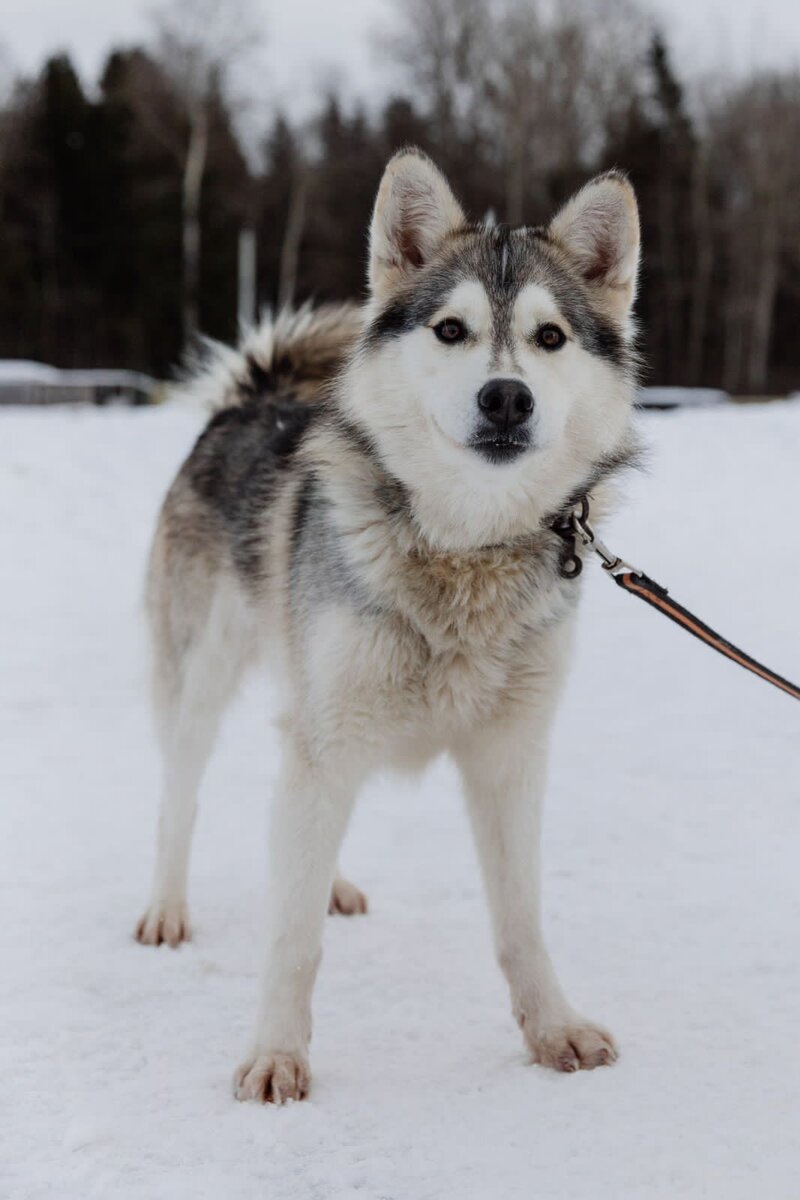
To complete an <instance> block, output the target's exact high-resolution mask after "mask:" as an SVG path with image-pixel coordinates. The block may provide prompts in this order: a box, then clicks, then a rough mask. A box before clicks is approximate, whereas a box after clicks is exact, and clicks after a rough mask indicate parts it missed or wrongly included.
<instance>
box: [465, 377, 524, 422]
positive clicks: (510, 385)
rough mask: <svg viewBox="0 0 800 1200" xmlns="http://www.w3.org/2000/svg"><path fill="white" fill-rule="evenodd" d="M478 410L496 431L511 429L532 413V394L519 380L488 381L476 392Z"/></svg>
mask: <svg viewBox="0 0 800 1200" xmlns="http://www.w3.org/2000/svg"><path fill="white" fill-rule="evenodd" d="M478 408H479V409H480V410H481V412H482V413H483V415H484V416H485V417H486V419H487V421H491V423H492V425H496V426H497V428H498V429H513V428H514V426H515V425H522V424H523V422H525V421H527V420H528V417H529V416H530V415H531V413H532V412H533V393H532V392H531V389H530V388H529V387H526V386H525V384H524V383H521V382H520V380H519V379H490V380H489V382H488V383H485V384H484V385H483V387H482V388H481V390H480V391H479V392H478Z"/></svg>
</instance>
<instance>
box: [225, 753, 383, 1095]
mask: <svg viewBox="0 0 800 1200" xmlns="http://www.w3.org/2000/svg"><path fill="white" fill-rule="evenodd" d="M353 758H354V756H353V755H350V756H348V758H347V760H344V757H342V758H340V757H339V756H337V757H336V761H325V762H324V763H321V762H320V761H318V760H317V759H316V758H315V757H313V756H312V755H311V754H310V753H309V752H308V749H307V747H306V746H305V745H304V744H303V743H302V742H301V741H300V740H299V739H296V738H294V737H290V739H289V744H288V746H287V749H286V756H285V762H284V767H283V770H282V774H281V780H280V784H279V789H278V795H277V796H276V799H275V805H274V809H273V815H272V823H271V832H270V852H269V862H270V871H269V883H268V889H267V904H268V910H267V920H266V925H267V947H266V949H267V955H266V963H265V967H264V972H263V977H262V982H261V999H260V1007H259V1014H258V1020H257V1025H256V1035H255V1039H254V1043H253V1047H252V1050H251V1052H250V1055H249V1056H248V1058H247V1060H246V1061H245V1062H244V1063H243V1064H242V1065H241V1066H240V1067H239V1069H238V1070H237V1072H236V1075H235V1079H234V1084H235V1091H236V1095H237V1097H238V1098H239V1099H240V1100H259V1101H262V1102H263V1101H266V1102H269V1101H274V1102H276V1103H282V1102H283V1101H286V1100H302V1099H303V1098H304V1096H306V1095H307V1093H308V1089H309V1085H310V1081H311V1076H310V1072H309V1066H308V1043H309V1040H310V1038H311V994H312V991H313V987H314V980H315V978H316V974H317V968H318V967H319V963H320V959H321V957H322V951H321V944H322V929H323V924H324V921H325V915H326V913H327V911H328V901H329V898H330V894H331V883H332V881H333V878H334V874H335V870H336V859H337V855H338V852H339V846H340V844H341V841H342V838H343V836H344V832H345V828H346V825H347V820H348V818H349V816H350V812H351V810H352V807H353V800H354V797H355V793H356V789H357V786H358V783H359V782H360V778H359V777H357V775H356V771H355V770H354V767H353Z"/></svg>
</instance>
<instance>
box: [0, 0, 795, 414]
mask: <svg viewBox="0 0 800 1200" xmlns="http://www.w3.org/2000/svg"><path fill="white" fill-rule="evenodd" d="M238 2H240V3H242V4H244V3H245V2H246V0H238ZM221 3H222V0H192V3H191V5H190V6H189V7H187V5H189V0H165V4H164V7H163V9H162V18H163V19H162V20H161V23H160V25H159V27H158V29H157V31H156V32H155V33H154V37H153V39H152V42H151V43H149V44H148V45H144V46H140V47H135V48H125V49H118V50H114V51H113V52H112V53H111V54H110V55H109V57H108V59H107V61H106V63H105V66H104V68H103V70H102V73H101V76H100V79H99V80H98V81H97V84H96V86H94V87H92V88H91V89H90V90H87V88H86V87H85V86H84V85H83V83H82V81H81V79H80V78H79V76H78V74H77V72H76V70H75V68H74V66H73V64H72V63H71V62H70V60H69V58H68V57H66V56H64V55H60V56H57V57H54V58H51V59H50V60H49V61H48V62H46V63H45V64H44V66H43V68H42V70H41V72H40V73H39V75H38V76H37V77H36V78H30V79H22V80H18V81H17V82H16V84H15V86H14V87H13V88H12V89H10V90H9V91H8V94H7V97H6V99H5V101H4V102H3V105H2V111H0V357H11V358H34V359H40V360H43V361H46V362H51V363H54V364H56V365H63V366H88V365H105V366H127V367H134V368H137V369H143V370H147V371H150V372H153V373H155V374H157V375H161V376H165V375H168V374H169V373H170V372H171V370H172V369H173V367H174V365H175V364H176V362H177V361H178V360H179V359H180V356H181V353H182V350H183V347H184V346H185V343H186V339H187V338H188V337H190V336H191V335H192V334H193V333H194V332H195V331H196V330H200V331H201V332H203V333H205V334H208V335H210V336H212V337H215V338H220V339H222V340H227V341H230V340H233V339H234V338H235V336H236V322H237V287H238V276H239V245H240V234H241V232H242V230H252V231H253V232H254V240H255V246H256V254H257V257H256V294H257V299H258V304H259V306H260V307H265V306H276V305H278V304H281V303H292V302H295V303H296V302H299V301H301V300H303V299H305V298H307V297H313V298H315V299H317V300H336V299H342V298H348V297H357V296H361V295H363V288H364V274H365V256H366V227H367V222H368V220H369V214H370V209H371V205H372V202H373V198H374V194H375V189H376V186H377V182H378V180H379V177H380V173H381V170H382V168H383V165H384V163H385V161H386V159H387V157H388V156H389V155H390V154H391V153H392V152H393V151H394V150H395V149H397V148H398V147H400V146H403V145H406V144H410V143H413V144H416V145H419V146H421V147H422V148H423V149H424V150H426V151H428V152H429V153H430V154H431V155H432V156H433V157H434V158H435V159H436V161H437V162H438V163H439V164H440V165H441V166H442V168H443V169H444V170H445V172H446V173H447V174H448V177H449V178H450V180H451V182H452V184H453V187H454V189H455V190H456V192H457V193H458V194H459V196H460V197H462V198H463V200H464V201H465V203H466V206H467V208H468V210H469V211H470V213H471V215H472V216H473V217H476V218H477V217H481V216H483V215H484V214H486V213H489V212H492V213H493V214H494V215H495V217H496V219H497V220H501V221H508V222H510V223H512V224H517V223H521V222H525V223H529V224H537V223H540V222H542V221H545V220H546V219H547V218H548V216H549V215H550V214H551V213H552V211H553V209H554V208H555V207H556V206H557V205H558V204H559V203H561V202H562V201H563V200H564V199H565V198H566V196H567V195H568V194H569V193H570V192H571V191H572V190H574V189H575V188H576V187H578V186H579V185H580V184H581V183H582V182H583V181H584V180H585V179H586V178H587V177H588V176H589V175H590V174H592V173H593V172H595V171H598V170H603V169H604V168H606V167H609V166H619V167H622V168H624V169H625V170H626V171H627V172H628V173H629V175H630V177H631V180H632V182H633V184H634V186H635V187H636V190H637V192H638V195H639V199H640V205H641V212H642V224H643V243H644V259H643V269H642V280H641V288H640V299H639V304H638V312H639V316H640V322H641V331H642V332H641V337H642V348H643V352H644V355H645V359H646V362H647V364H648V369H649V378H650V380H651V381H653V382H658V383H663V384H687V385H700V384H707V385H714V386H720V385H721V386H724V387H726V388H728V389H729V390H730V391H733V392H737V393H763V392H768V391H776V392H777V391H784V390H787V389H790V388H794V387H797V386H798V380H800V339H798V338H797V336H796V332H795V331H796V328H797V327H798V325H800V204H798V198H799V197H800V158H798V156H797V154H796V153H795V147H796V146H797V145H798V144H800V137H799V135H800V76H798V74H797V73H795V72H788V71H787V72H771V73H767V72H763V73H759V74H753V75H751V76H750V77H748V78H746V79H737V80H724V81H716V82H715V84H714V86H713V87H711V86H709V87H707V88H706V89H705V91H702V90H701V89H699V88H697V87H693V88H691V89H689V90H688V91H687V89H686V88H685V86H684V84H683V83H682V81H681V79H680V76H679V74H678V72H677V71H676V68H675V65H674V64H673V62H672V59H671V56H670V53H669V48H668V45H667V43H666V41H665V40H664V38H663V36H662V35H661V33H660V32H658V30H655V29H654V28H653V27H652V24H651V21H650V20H649V18H647V17H646V15H645V14H644V12H643V11H641V10H640V9H638V8H637V7H636V5H635V3H634V2H633V0H596V2H594V3H592V4H588V3H582V2H581V0H563V3H561V4H559V5H558V6H553V5H550V4H547V3H545V0H404V2H403V3H402V4H400V3H398V4H397V6H396V8H395V9H394V10H393V15H392V19H391V21H390V22H389V24H388V25H387V27H385V28H384V29H383V30H382V32H381V33H380V35H379V39H380V46H379V47H378V48H377V50H376V52H380V53H382V54H383V55H385V57H386V61H387V63H391V65H392V68H393V70H394V71H395V74H396V78H397V84H396V89H395V91H394V94H392V95H391V96H390V97H389V98H388V99H386V100H384V101H383V102H382V103H381V104H380V105H376V104H375V103H368V102H367V100H365V101H364V102H363V103H354V102H348V103H346V102H344V101H343V100H342V99H341V98H340V97H339V96H337V95H336V94H335V92H330V93H329V94H327V95H324V96H323V97H322V98H321V99H320V102H319V105H318V110H317V112H316V113H315V114H313V116H312V117H311V118H308V117H304V118H303V119H302V120H297V119H295V118H294V117H293V114H292V112H291V111H290V110H289V109H288V108H287V109H286V110H284V111H278V112H277V113H275V112H273V113H272V115H271V116H270V118H269V120H268V121H267V122H265V125H266V128H265V133H264V136H263V138H262V139H261V144H260V145H258V146H257V147H255V148H254V147H252V146H247V147H245V146H244V145H243V139H242V135H241V133H240V130H239V126H240V124H241V122H240V121H239V120H238V119H237V117H238V113H237V101H236V97H235V96H234V94H233V91H232V88H231V85H230V72H229V67H230V65H231V63H232V62H233V60H234V59H235V58H236V56H237V55H238V54H239V53H240V52H241V50H242V47H243V45H244V43H245V42H246V40H247V39H246V35H245V27H246V23H244V22H243V21H239V22H234V23H233V27H234V28H235V29H236V30H237V31H238V32H237V37H238V40H237V41H232V40H231V39H230V37H229V38H228V40H227V41H225V39H224V38H223V37H222V36H221V35H220V32H219V27H215V26H214V24H213V22H212V21H210V20H209V13H211V12H212V10H213V11H217V12H219V11H220V8H219V6H220V4H221ZM230 3H231V0H225V7H224V9H223V10H222V11H224V12H228V11H229V5H230ZM204 6H205V9H206V10H208V11H205V10H204ZM209 6H211V8H209ZM190 12H191V13H192V14H193V15H194V16H195V17H196V16H197V14H198V13H200V14H201V16H202V19H201V20H199V21H196V22H195V24H194V25H193V26H192V24H191V21H190V20H189V18H188V14H189V13H190ZM230 25H231V23H230V22H229V21H228V22H226V24H225V28H226V29H228V28H230Z"/></svg>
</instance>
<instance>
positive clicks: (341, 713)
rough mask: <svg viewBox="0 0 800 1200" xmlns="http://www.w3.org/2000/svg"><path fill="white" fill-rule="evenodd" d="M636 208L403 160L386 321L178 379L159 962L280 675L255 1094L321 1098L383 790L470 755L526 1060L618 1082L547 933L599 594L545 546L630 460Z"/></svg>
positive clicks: (471, 784)
mask: <svg viewBox="0 0 800 1200" xmlns="http://www.w3.org/2000/svg"><path fill="white" fill-rule="evenodd" d="M638 251H639V238H638V221H637V214H636V205H635V200H634V198H633V193H632V191H631V188H630V187H629V185H628V184H627V182H626V181H625V179H624V178H623V177H622V176H620V175H618V174H610V175H606V176H601V177H599V178H598V179H597V180H594V181H592V182H591V183H590V184H588V185H587V187H586V188H584V189H583V191H582V192H580V193H578V195H577V196H576V197H575V198H573V200H571V201H570V202H569V204H568V205H567V206H566V207H565V209H563V210H562V212H561V213H560V214H559V215H558V216H557V217H556V218H555V220H554V221H553V222H552V223H551V225H550V226H549V227H547V228H540V229H529V228H523V229H515V230H509V229H506V228H504V227H500V228H487V227H484V226H480V225H478V226H475V225H470V224H468V223H467V221H466V219H465V217H464V215H463V212H462V211H461V208H460V206H459V205H458V203H457V201H456V200H455V198H454V197H453V195H452V193H451V192H450V189H449V187H448V185H447V183H446V182H445V180H444V179H443V178H442V176H441V175H440V174H439V172H438V171H437V169H436V168H435V167H434V166H433V164H432V163H430V161H429V160H428V159H426V158H425V157H424V156H423V155H421V154H419V153H417V152H414V151H408V152H404V153H403V154H401V155H398V156H396V157H395V158H394V159H393V160H392V161H391V162H390V164H389V166H388V167H387V170H386V173H385V175H384V178H383V181H382V183H381V187H380V190H379V193H378V198H377V201H376V206H375V212H374V215H373V221H372V227H371V257H370V300H369V302H368V304H367V305H366V306H365V307H364V308H363V309H359V308H355V307H353V306H342V307H338V308H329V309H321V310H317V311H316V312H315V311H313V310H303V311H301V312H300V313H299V314H295V315H288V314H285V315H283V316H281V317H279V318H278V320H277V321H276V322H275V323H271V322H267V323H265V324H264V325H262V326H261V327H260V328H259V329H257V330H255V331H254V332H253V333H252V334H250V335H249V336H248V337H247V338H246V339H245V341H244V343H243V345H242V347H241V348H240V349H239V350H238V351H231V350H221V349H218V350H216V351H214V352H212V355H211V361H210V362H209V363H207V364H206V365H205V366H204V367H202V368H201V369H200V371H199V373H198V374H197V375H196V376H195V377H193V378H192V379H190V380H189V381H188V383H187V384H186V387H187V388H188V390H189V392H190V393H191V394H192V395H194V396H196V397H198V398H199V399H200V400H203V401H205V402H206V403H208V404H210V405H211V407H212V408H214V409H216V410H217V411H216V413H215V415H214V416H213V417H212V419H211V420H210V422H209V424H208V426H207V428H206V430H205V432H204V433H203V434H202V436H201V437H200V439H199V440H198V442H197V444H196V446H195V447H194V449H193V451H192V453H191V455H190V456H189V458H188V459H187V461H186V463H184V465H183V467H182V468H181V470H180V472H179V474H178V477H177V479H176V481H175V483H174V484H173V486H172V488H171V490H170V492H169V494H168V496H167V499H166V501H165V504H164V508H163V511H162V514H161V519H160V522H159V526H158V530H157V533H156V538H155V542H154V546H153V552H152V559H151V564H150V572H149V579H148V611H149V615H150V620H151V626H152V630H153V642H154V664H155V670H154V694H155V701H156V712H157V716H158V729H159V736H160V741H161V746H162V751H163V757H164V790H163V800H162V810H161V818H160V826H159V843H158V856H157V863H156V871H155V879H154V885H153V893H152V897H151V902H150V905H149V907H148V910H147V912H146V913H145V915H144V917H143V918H142V920H141V922H140V924H139V927H138V931H137V934H138V937H139V940H140V941H142V942H144V943H146V944H158V943H159V942H162V941H164V942H167V943H169V944H171V945H175V944H177V943H178V942H179V941H181V940H182V939H183V938H185V937H188V936H189V924H188V915H187V908H186V877H187V866H188V857H189V847H190V840H191V832H192V826H193V822H194V814H195V807H196V794H197V789H198V786H199V782H200V778H201V775H202V771H203V768H204V765H205V762H206V760H207V757H208V754H209V753H210V750H211V747H212V744H213V739H214V735H215V732H216V729H217V725H218V722H219V719H220V716H221V713H222V711H223V708H224V706H225V703H226V702H227V700H228V699H229V698H230V696H231V695H232V694H233V692H234V690H235V688H236V685H237V684H238V681H239V679H240V677H241V675H242V673H243V671H244V670H245V668H247V667H249V666H252V665H255V664H258V663H263V664H265V665H267V666H268V667H269V668H270V669H271V670H272V671H274V672H276V673H277V674H278V676H279V678H280V681H281V685H282V695H283V712H282V718H281V725H282V729H283V734H284V764H283V769H282V773H281V778H280V781H279V785H278V791H277V795H276V797H275V802H274V807H273V817H272V832H271V850H270V871H269V896H268V911H267V914H266V932H265V940H266V954H265V966H264V972H263V980H262V987H261V1005H260V1009H259V1014H258V1018H257V1024H256V1033H255V1037H254V1040H253V1045H252V1047H251V1051H250V1053H249V1055H248V1057H247V1058H246V1060H245V1062H244V1063H243V1065H242V1067H240V1069H239V1070H238V1072H237V1074H236V1082H235V1088H236V1092H237V1095H238V1096H239V1097H240V1098H244V1099H258V1100H275V1101H281V1100H286V1099H290V1098H295V1099H297V1098H302V1097H303V1096H304V1095H305V1094H306V1093H307V1091H308V1088H309V1083H310V1070H309V1064H308V1043H309V1039H310V1034H311V994H312V989H313V983H314V978H315V975H316V971H317V967H318V964H319V959H320V946H321V937H322V925H323V919H324V914H325V912H326V910H327V909H328V908H329V907H331V908H332V909H334V910H338V911H344V912H356V911H364V910H365V908H366V902H365V900H364V897H363V896H362V895H361V893H360V892H359V891H358V889H357V888H355V887H354V886H353V885H352V884H349V883H347V882H346V881H345V880H344V879H342V878H341V877H340V876H339V875H338V874H337V871H336V859H337V854H338V850H339V846H340V843H341V840H342V837H343V835H344V831H345V828H346V824H347V820H348V817H349V814H350V811H351V809H352V805H353V802H354V800H355V797H356V794H357V792H358V790H359V788H360V786H361V784H362V783H363V781H364V779H365V778H366V777H367V775H368V774H369V773H370V772H371V771H373V770H374V769H376V768H378V767H380V766H382V765H385V764H392V765H395V766H400V767H409V768H413V769H417V768H419V767H421V766H423V765H424V764H425V763H426V762H427V761H429V760H430V759H431V758H432V757H434V756H435V755H438V754H440V753H442V752H449V753H450V754H451V755H452V756H453V757H454V759H455V761H456V763H457V764H458V766H459V768H460V770H461V774H462V777H463V780H464V791H465V797H466V802H467V806H468V809H469V813H470V817H471V821H472V825H473V828H474V831H475V836H476V842H477V847H478V851H479V856H480V861H481V867H482V871H483V874H484V878H485V883H486V889H487V895H488V899H489V904H490V908H491V911H492V918H493V925H494V931H495V938H496V944H497V952H498V957H499V960H500V963H501V966H502V968H503V970H504V971H505V973H506V975H507V978H508V981H509V986H510V990H511V997H512V1005H513V1009H514V1012H515V1015H516V1017H517V1020H518V1021H519V1024H520V1026H521V1028H522V1030H523V1033H524V1036H525V1039H526V1042H527V1044H528V1047H529V1049H530V1051H531V1054H532V1056H533V1058H534V1059H535V1060H537V1061H539V1062H541V1063H544V1064H546V1065H549V1066H553V1067H556V1068H559V1069H561V1070H567V1071H570V1070H576V1069H578V1068H580V1067H593V1066H597V1065H599V1064H603V1063H608V1062H611V1061H612V1060H613V1059H614V1057H615V1055H616V1049H615V1046H614V1043H613V1041H612V1039H611V1037H610V1035H609V1034H608V1033H607V1032H606V1031H605V1030H604V1029H602V1028H601V1027H600V1026H598V1025H595V1024H594V1023H593V1022H590V1021H587V1020H585V1019H584V1018H582V1017H580V1016H578V1015H577V1014H576V1013H575V1012H574V1011H573V1010H572V1009H571V1008H570V1006H569V1005H568V1003H567V1001H566V1000H565V998H564V996H563V994H562V992H561V989H560V987H559V984H558V982H557V979H556V976H555V973H554V970H553V968H552V965H551V962H550V959H549V956H548V953H547V950H546V948H545V946H544V942H543V940H542V935H541V929H540V918H539V892H538V853H539V850H538V842H539V825H540V807H541V794H542V790H543V783H544V776H545V767H546V753H547V741H548V732H549V726H550V722H551V718H552V714H553V712H554V708H555V704H556V700H557V697H558V694H559V690H560V686H561V681H562V679H563V675H564V672H565V669H566V664H567V660H568V652H569V646H570V642H571V637H572V630H573V624H574V614H575V610H576V605H577V601H578V597H579V591H580V583H579V582H578V581H576V580H574V579H566V578H564V577H563V574H562V572H561V571H560V569H559V562H560V558H561V553H562V544H561V542H560V539H559V537H558V536H557V535H556V533H554V532H553V530H552V528H551V526H552V524H553V521H554V519H555V518H556V517H557V516H558V514H559V513H562V512H563V511H564V510H565V509H566V508H567V507H568V506H569V505H570V504H572V503H574V502H575V500H576V499H577V497H579V496H582V495H585V494H591V496H592V501H593V511H594V512H595V513H597V512H598V511H599V512H600V514H602V512H603V510H604V508H606V507H607V505H608V492H609V487H610V480H611V477H612V476H613V475H614V474H615V473H616V472H617V471H618V470H619V469H620V467H622V466H623V465H625V464H626V463H627V462H628V461H629V460H630V458H631V456H632V454H633V452H634V445H635V443H634V438H633V434H632V426H631V412H632V400H633V394H634V384H635V356H634V353H633V350H632V327H631V321H630V310H631V305H632V301H633V297H634V290H635V280H636V269H637V263H638Z"/></svg>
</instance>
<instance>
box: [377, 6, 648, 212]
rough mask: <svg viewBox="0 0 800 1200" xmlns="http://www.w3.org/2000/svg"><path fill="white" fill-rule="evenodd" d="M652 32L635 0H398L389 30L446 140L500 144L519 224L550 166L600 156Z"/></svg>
mask: <svg viewBox="0 0 800 1200" xmlns="http://www.w3.org/2000/svg"><path fill="white" fill-rule="evenodd" d="M649 35H650V22H649V20H648V19H647V18H646V17H645V16H643V15H642V12H641V11H640V9H639V8H638V6H637V5H636V4H635V3H634V2H633V0H593V2H592V3H590V2H589V0H559V3H551V2H549V0H410V2H409V0H402V2H401V0H398V2H397V3H396V6H395V25H394V28H393V30H392V32H391V33H390V34H389V35H388V36H387V35H384V37H383V39H382V41H383V46H384V48H385V49H387V50H388V51H389V52H390V53H391V55H392V57H393V59H394V61H395V62H398V63H400V64H401V65H402V66H404V67H405V69H406V71H407V72H408V73H409V75H410V78H411V80H412V81H413V83H414V90H415V93H416V95H417V96H419V97H420V98H421V99H422V101H423V103H424V105H425V107H426V109H427V113H428V115H429V116H430V117H432V118H433V119H434V120H435V121H436V123H437V124H438V126H439V127H440V128H441V130H442V133H443V135H444V140H445V142H446V140H447V138H448V137H450V136H455V137H457V138H460V139H461V140H462V141H463V142H465V143H466V144H469V143H473V144H474V143H475V142H476V141H477V140H481V141H482V142H483V144H484V145H486V146H488V147H493V148H494V153H495V155H496V158H497V169H498V171H499V172H501V173H502V177H503V180H504V191H505V213H504V216H505V218H506V219H507V220H508V221H510V222H511V223H513V224H518V223H520V222H521V221H522V220H523V217H524V215H525V212H526V211H527V209H528V208H529V207H530V202H531V198H532V197H531V192H533V193H534V197H533V198H534V199H535V200H536V201H539V200H541V199H542V197H541V194H540V193H541V189H542V186H543V182H544V180H545V179H546V177H547V175H548V174H551V173H553V172H558V171H563V170H566V169H568V168H569V169H572V170H574V169H575V168H576V167H580V166H581V165H583V164H587V163H589V162H590V161H591V159H593V158H596V157H597V156H598V154H599V153H600V151H601V150H602V146H603V141H604V137H605V134H606V131H607V129H608V127H609V122H610V121H611V120H612V119H613V116H614V114H615V113H616V112H617V111H620V110H621V109H622V108H624V106H625V104H626V103H627V102H628V100H629V98H630V96H631V95H632V93H633V92H634V91H635V90H636V89H637V88H639V87H640V86H641V80H642V74H643V70H644V67H645V47H646V45H647V41H648V38H649Z"/></svg>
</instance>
